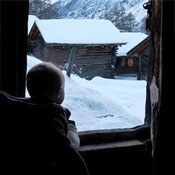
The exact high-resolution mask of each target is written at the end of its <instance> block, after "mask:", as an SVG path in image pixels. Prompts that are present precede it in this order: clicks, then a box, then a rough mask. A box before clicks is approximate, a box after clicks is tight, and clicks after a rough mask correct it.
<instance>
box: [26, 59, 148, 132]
mask: <svg viewBox="0 0 175 175" xmlns="http://www.w3.org/2000/svg"><path fill="white" fill-rule="evenodd" d="M40 62H41V61H40V60H38V59H36V58H34V57H32V56H28V57H27V63H28V64H27V71H28V70H29V69H30V68H31V67H32V66H33V65H35V64H37V63H40ZM63 73H64V75H65V80H66V88H65V94H66V96H65V100H64V102H63V104H62V105H63V106H64V107H67V108H69V109H70V110H71V113H72V115H71V118H70V119H72V120H75V122H76V125H77V128H78V131H85V130H98V129H114V128H115V129H116V128H131V127H134V126H138V125H142V124H143V123H144V116H145V114H144V113H145V99H146V81H137V80H118V79H105V78H101V77H95V78H94V79H92V80H91V81H88V80H85V79H82V78H80V77H78V76H77V75H74V74H72V75H71V78H68V77H67V76H66V73H65V71H63ZM26 96H29V95H28V92H26Z"/></svg>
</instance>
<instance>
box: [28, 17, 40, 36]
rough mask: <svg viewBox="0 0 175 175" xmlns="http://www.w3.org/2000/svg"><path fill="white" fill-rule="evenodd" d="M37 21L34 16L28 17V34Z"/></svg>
mask: <svg viewBox="0 0 175 175" xmlns="http://www.w3.org/2000/svg"><path fill="white" fill-rule="evenodd" d="M37 20H39V19H38V18H37V17H36V16H35V15H29V17H28V34H29V33H30V30H31V28H32V26H33V24H34V22H35V21H37Z"/></svg>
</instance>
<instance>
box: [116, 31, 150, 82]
mask: <svg viewBox="0 0 175 175" xmlns="http://www.w3.org/2000/svg"><path fill="white" fill-rule="evenodd" d="M122 34H123V35H124V36H125V37H127V38H128V43H127V44H126V45H124V46H122V47H121V48H119V50H118V52H117V56H116V62H115V71H116V77H117V76H120V77H121V76H122V77H135V78H136V79H138V80H146V79H147V69H148V58H149V36H147V35H146V34H143V33H122Z"/></svg>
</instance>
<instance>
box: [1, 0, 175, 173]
mask: <svg viewBox="0 0 175 175" xmlns="http://www.w3.org/2000/svg"><path fill="white" fill-rule="evenodd" d="M148 5H149V8H148V9H149V11H150V12H151V13H152V16H151V28H150V31H151V34H150V44H151V45H150V47H151V48H150V59H149V69H148V78H147V102H146V114H145V125H144V126H140V127H137V128H130V129H120V130H115V129H114V130H104V131H91V132H90V131H89V132H83V133H79V135H80V140H81V146H80V149H79V151H80V153H81V154H82V156H83V157H84V159H85V161H86V163H87V166H88V168H89V171H90V174H91V175H98V174H99V175H101V174H111V175H112V174H119V175H120V174H122V175H128V174H134V175H160V174H167V175H170V174H173V172H174V170H175V168H174V162H173V160H174V154H173V153H174V149H175V147H174V146H173V144H174V139H173V138H174V127H173V126H174V121H173V120H174V119H173V118H174V117H173V112H174V110H173V109H174V108H173V105H172V104H173V103H172V102H170V98H171V99H172V94H173V92H174V90H173V89H172V81H170V80H173V78H174V77H173V76H174V75H173V74H172V70H173V69H172V68H173V66H174V65H172V64H171V62H170V61H169V58H171V57H172V55H174V47H173V43H174V39H173V34H174V10H175V9H174V7H175V2H174V1H166V0H162V1H160V0H151V1H149V4H148ZM0 14H1V15H0V22H1V25H0V38H1V40H0V91H1V92H2V91H5V92H7V93H9V94H11V95H13V96H15V98H17V99H18V100H20V98H23V99H24V96H25V77H26V54H27V20H28V0H26V1H0ZM12 28H13V31H12ZM9 43H10V44H9ZM0 101H1V103H0V107H2V106H3V102H2V101H3V99H0ZM9 109H10V106H9V108H7V109H6V110H9ZM21 110H22V109H21ZM2 111H3V109H2V108H0V118H1V122H0V124H1V125H0V128H1V136H2V137H1V148H0V152H1V174H19V173H18V172H19V170H20V169H21V166H20V165H21V164H20V162H24V161H25V159H26V160H27V155H26V157H25V156H23V158H25V159H23V160H20V159H19V156H21V155H24V154H25V153H26V152H28V151H29V150H28V147H26V148H23V150H20V149H18V152H16V151H17V150H15V149H14V148H18V146H20V147H21V144H22V143H23V139H24V137H21V140H18V141H19V142H17V140H16V141H15V140H14V138H11V137H9V135H8V134H7V133H6V132H4V130H3V128H4V123H3V118H7V119H9V125H10V126H12V128H10V127H8V130H9V132H11V133H13V132H14V131H16V130H17V128H16V127H14V126H16V124H17V123H16V122H15V123H12V121H11V120H10V117H12V116H7V115H5V114H4V113H3V112H2ZM19 112H20V111H19ZM14 117H15V118H16V120H17V119H18V115H16V116H13V118H14ZM24 117H25V116H24ZM13 121H15V120H13ZM23 122H24V120H22V121H20V124H21V125H24V123H23ZM18 134H19V137H20V135H21V136H25V133H24V132H23V131H19V132H18ZM11 139H12V140H11ZM13 141H14V142H13ZM9 143H12V144H9ZM12 150H13V151H14V152H15V153H17V155H18V156H17V157H12V155H11V154H9V152H12ZM12 160H13V161H12ZM12 167H13V168H14V167H15V169H13V168H12ZM9 172H10V173H9ZM23 174H24V173H23ZM26 174H27V170H26Z"/></svg>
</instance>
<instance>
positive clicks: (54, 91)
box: [27, 63, 65, 104]
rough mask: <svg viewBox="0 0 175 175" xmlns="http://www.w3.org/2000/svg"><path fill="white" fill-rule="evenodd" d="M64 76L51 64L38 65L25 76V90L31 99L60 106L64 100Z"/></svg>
mask: <svg viewBox="0 0 175 175" xmlns="http://www.w3.org/2000/svg"><path fill="white" fill-rule="evenodd" d="M64 84H65V80H64V75H63V73H62V71H61V70H60V69H59V68H57V67H56V66H54V65H53V64H51V63H40V64H37V65H36V66H34V67H32V68H31V69H30V70H29V72H28V74H27V89H28V91H29V94H30V96H31V97H32V98H33V99H36V100H39V101H41V100H42V101H43V102H55V103H58V104H61V103H62V102H63V100H64Z"/></svg>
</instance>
